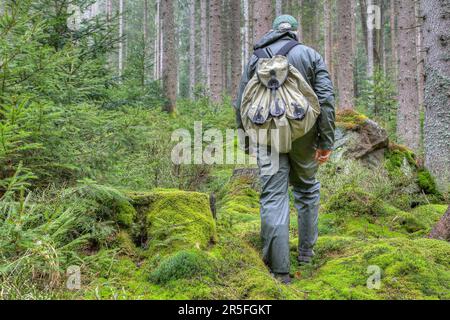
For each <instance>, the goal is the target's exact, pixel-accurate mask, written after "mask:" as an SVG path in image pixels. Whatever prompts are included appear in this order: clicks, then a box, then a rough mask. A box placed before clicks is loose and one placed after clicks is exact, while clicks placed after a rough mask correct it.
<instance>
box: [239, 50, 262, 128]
mask: <svg viewBox="0 0 450 320" xmlns="http://www.w3.org/2000/svg"><path fill="white" fill-rule="evenodd" d="M257 62H258V58H256V57H255V56H252V57H251V59H250V61H249V63H248V64H247V65H246V66H245V69H244V72H243V74H242V77H241V82H240V84H239V89H238V95H237V98H236V102H235V105H234V107H235V109H236V110H235V111H236V124H237V127H238V129H243V124H242V119H241V111H240V110H241V103H242V95H243V94H244V91H245V87H246V86H247V84H248V83H249V82H250V79H251V78H252V77H253V74H254V72H255V66H256V63H257Z"/></svg>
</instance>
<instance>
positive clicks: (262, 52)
mask: <svg viewBox="0 0 450 320" xmlns="http://www.w3.org/2000/svg"><path fill="white" fill-rule="evenodd" d="M253 54H254V55H255V56H257V57H258V59H267V58H272V57H271V56H270V55H269V54H268V53H267V51H266V50H265V49H263V48H261V49H257V50H255V51H254V52H253Z"/></svg>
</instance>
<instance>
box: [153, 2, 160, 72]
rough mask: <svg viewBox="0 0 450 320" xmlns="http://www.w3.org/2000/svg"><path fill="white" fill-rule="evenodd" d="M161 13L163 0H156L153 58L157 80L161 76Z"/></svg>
mask: <svg viewBox="0 0 450 320" xmlns="http://www.w3.org/2000/svg"><path fill="white" fill-rule="evenodd" d="M160 15H161V0H156V9H155V33H156V34H155V56H154V59H153V69H154V70H153V77H154V79H155V80H159V79H160V78H161V72H160V68H159V67H160V65H161V64H160V62H159V59H160V52H161V46H160V44H161V41H160V37H161V25H160Z"/></svg>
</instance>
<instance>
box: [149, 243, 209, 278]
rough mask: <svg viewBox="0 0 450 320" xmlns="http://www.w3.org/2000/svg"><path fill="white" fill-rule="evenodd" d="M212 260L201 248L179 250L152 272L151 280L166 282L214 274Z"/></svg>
mask: <svg viewBox="0 0 450 320" xmlns="http://www.w3.org/2000/svg"><path fill="white" fill-rule="evenodd" d="M211 264H212V262H211V260H210V259H208V257H207V255H206V254H205V253H203V252H202V251H200V250H187V251H179V252H177V253H175V254H174V255H172V256H169V257H167V258H165V259H164V260H163V261H162V262H161V263H160V265H159V266H158V267H157V268H156V269H155V270H154V271H153V272H151V274H150V280H151V281H153V282H155V283H158V284H165V283H167V282H169V281H172V280H179V279H191V278H194V277H201V276H213V275H214V273H213V268H212V266H211Z"/></svg>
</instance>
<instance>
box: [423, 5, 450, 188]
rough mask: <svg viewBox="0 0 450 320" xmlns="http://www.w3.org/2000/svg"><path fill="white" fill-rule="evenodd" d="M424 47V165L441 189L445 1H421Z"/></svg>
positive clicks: (447, 100) (445, 158) (445, 129)
mask: <svg viewBox="0 0 450 320" xmlns="http://www.w3.org/2000/svg"><path fill="white" fill-rule="evenodd" d="M421 5H422V7H421V8H422V14H423V17H424V24H423V40H424V41H423V44H424V47H425V79H426V80H425V130H424V136H425V139H424V141H425V165H426V167H427V168H428V169H429V170H430V171H431V173H432V174H433V175H434V176H435V177H436V179H437V182H438V184H439V186H440V187H441V188H446V187H448V183H449V181H450V172H449V170H450V169H449V168H450V157H449V154H450V143H449V141H450V130H449V124H450V94H449V92H450V59H449V48H450V14H449V7H448V1H442V0H422V1H421Z"/></svg>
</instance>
